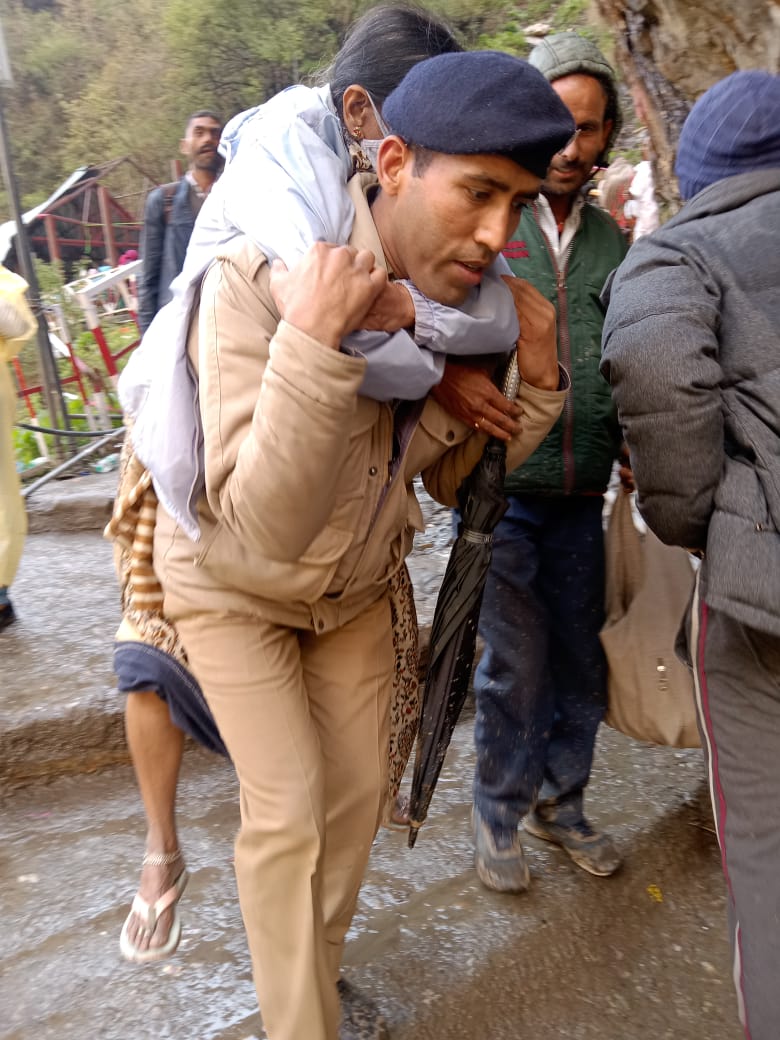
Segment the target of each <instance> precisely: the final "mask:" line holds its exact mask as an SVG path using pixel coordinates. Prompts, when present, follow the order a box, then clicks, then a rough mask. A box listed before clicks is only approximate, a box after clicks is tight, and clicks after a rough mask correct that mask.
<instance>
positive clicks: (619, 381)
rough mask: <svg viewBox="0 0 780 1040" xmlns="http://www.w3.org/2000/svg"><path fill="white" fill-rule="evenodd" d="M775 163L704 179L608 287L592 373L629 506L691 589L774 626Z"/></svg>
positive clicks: (778, 258)
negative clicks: (701, 556)
mask: <svg viewBox="0 0 780 1040" xmlns="http://www.w3.org/2000/svg"><path fill="white" fill-rule="evenodd" d="M779 237H780V170H764V171H760V172H756V173H747V174H740V175H739V176H735V177H729V178H726V179H725V180H721V181H718V182H716V183H715V184H713V185H711V186H710V187H708V188H705V189H704V190H703V191H701V192H699V194H698V195H697V196H695V198H693V199H692V200H691V201H690V202H689V203H688V204H687V205H686V206H685V207H684V208H683V210H682V211H681V212H680V213H679V214H678V215H677V216H676V217H674V218H673V219H672V220H670V221H669V222H668V223H667V224H665V225H664V226H663V227H661V228H659V230H658V231H656V232H655V233H654V234H652V235H650V236H648V237H646V238H642V239H640V241H639V242H638V243H637V244H636V245H634V246H633V247H632V248H631V250H630V252H629V254H628V257H627V258H626V260H625V262H624V263H623V264H622V266H621V267H620V268H619V269H618V271H617V272H616V274H615V276H614V279H613V281H612V282H611V285H609V284H608V286H607V288H606V289H605V302H607V303H608V306H609V309H608V312H607V318H606V322H605V324H604V337H603V350H604V357H603V361H602V366H601V370H602V373H603V374H604V376H605V377H606V378H607V379H608V380H609V381H610V383H611V384H612V388H613V394H614V398H615V403H616V404H617V408H618V413H619V416H620V421H621V423H622V425H623V428H624V432H625V436H626V440H627V442H628V445H629V449H630V452H631V462H632V466H633V469H634V476H635V478H636V483H637V487H638V491H639V494H638V505H639V509H640V511H641V513H642V515H643V516H644V517H645V519H646V520H647V522H648V524H649V525H650V527H651V528H652V529H653V531H655V533H656V534H657V535H658V536H659V537H660V538H661V539H662V540H663V541H665V542H667V543H669V544H673V545H682V546H686V547H687V548H695V549H704V550H705V553H706V555H705V562H704V565H703V568H702V582H703V585H702V593H703V596H704V599H705V601H706V602H707V603H709V605H710V606H712V607H714V608H716V609H718V610H721V611H723V612H724V613H726V614H729V615H730V616H732V617H734V618H736V619H737V620H739V621H741V622H742V623H743V624H746V625H749V626H750V627H753V628H757V629H760V630H762V631H765V632H770V633H773V634H774V635H780V533H779V532H780V246H779V245H778V238H779Z"/></svg>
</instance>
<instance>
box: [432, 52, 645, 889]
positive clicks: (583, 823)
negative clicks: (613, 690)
mask: <svg viewBox="0 0 780 1040" xmlns="http://www.w3.org/2000/svg"><path fill="white" fill-rule="evenodd" d="M529 60H530V61H531V63H532V64H534V65H536V67H537V68H539V69H540V70H541V71H542V72H543V73H544V74H545V76H546V77H547V79H548V80H549V81H550V82H551V83H552V86H553V89H554V90H555V91H556V93H557V94H558V96H559V97H560V98H561V99H562V100H563V101H564V103H565V104H566V105H567V107H568V108H569V110H570V111H571V113H572V115H573V117H574V121H575V124H576V126H577V131H576V133H575V135H574V137H573V138H572V139H571V141H570V142H569V143H568V144H567V146H566V147H565V148H564V149H563V150H562V151H560V152H558V153H557V155H556V156H555V157H554V158H553V161H552V164H551V166H550V169H549V170H548V173H547V178H546V179H545V181H544V184H543V185H542V195H540V197H539V199H538V200H537V201H536V202H535V203H534V204H533V205H532V206H529V207H528V208H527V209H526V210H524V212H523V215H522V217H521V220H520V223H519V225H518V228H517V231H516V233H515V235H514V241H510V242H509V244H508V246H507V247H506V249H505V251H504V253H505V256H506V257H507V259H508V261H509V263H510V266H511V267H512V269H513V271H514V273H515V274H516V275H518V276H519V277H520V278H524V279H527V280H528V281H529V282H531V283H532V284H533V285H534V286H536V288H537V289H539V290H540V291H541V292H542V293H543V294H544V295H545V296H547V298H548V299H549V300H551V301H552V302H553V303H554V304H555V306H556V309H557V314H558V354H559V359H560V361H561V363H562V364H563V366H564V367H565V368H567V369H568V370H569V372H570V375H571V379H572V390H571V393H570V395H569V398H568V400H567V403H566V405H565V407H564V412H563V415H562V417H561V419H560V420H559V421H558V422H557V423H556V425H555V426H554V427H553V429H552V431H551V432H550V433H549V434H548V436H547V437H546V439H545V440H544V441H543V443H542V445H541V446H540V447H539V448H538V449H537V451H536V452H535V453H534V455H533V456H531V458H530V459H529V460H528V461H527V462H526V463H524V465H523V466H522V468H521V469H518V470H515V471H514V472H513V473H510V474H509V476H508V478H507V482H506V491H507V494H508V498H509V509H508V511H507V513H506V516H505V517H504V519H503V520H502V521H501V523H500V524H499V526H498V529H497V531H496V536H495V545H494V555H493V564H492V567H491V571H490V574H489V576H488V581H487V586H486V589H485V598H484V602H483V606H482V614H481V617H480V632H481V635H482V637H483V639H484V640H485V652H484V655H483V657H482V660H481V662H480V665H479V667H478V669H477V672H476V676H475V683H474V685H475V690H476V696H477V720H476V731H475V741H476V747H477V770H476V777H475V788H474V836H475V845H476V865H477V872H478V874H479V877H480V879H481V880H482V882H483V883H484V884H485V885H486V886H487V887H488V888H492V889H495V890H496V891H504V892H506V891H508V892H520V891H523V890H524V889H525V888H527V887H528V884H529V873H528V867H527V865H526V862H525V858H524V855H523V848H522V844H521V842H520V839H519V836H518V825H519V823H520V821H521V820H522V819H523V818H524V817H525V829H526V830H527V831H528V832H530V833H532V834H534V835H536V836H537V837H540V838H544V839H546V840H548V841H552V842H555V843H556V844H558V845H560V846H562V848H563V849H564V850H565V851H566V852H567V853H568V854H569V855H570V856H571V858H572V859H573V860H574V862H575V863H577V864H578V865H579V866H581V867H583V868H584V869H585V870H587V871H589V872H590V873H592V874H597V875H602V876H606V875H609V874H612V873H613V872H614V871H615V870H616V869H617V868H618V866H619V865H620V858H619V856H618V853H617V850H616V849H615V847H614V845H613V844H612V842H611V841H610V840H609V838H608V837H607V836H606V835H603V834H599V833H598V832H596V831H595V830H594V829H593V828H592V827H591V826H590V824H589V823H588V821H587V819H586V817H585V815H584V811H583V790H584V788H585V786H586V784H587V782H588V777H589V774H590V768H591V763H592V760H593V749H594V743H595V738H596V731H597V729H598V726H599V723H600V721H601V719H602V717H603V715H604V710H605V706H606V666H605V661H604V656H603V652H602V650H601V645H600V643H599V630H600V628H601V626H602V624H603V622H604V555H603V535H602V525H601V512H602V502H603V495H604V491H605V489H606V486H607V483H608V481H609V477H610V472H611V469H612V464H613V461H614V459H615V457H616V456H617V455H618V453H619V449H620V443H621V437H620V428H619V425H618V421H617V417H616V414H615V411H614V408H613V405H612V400H611V395H610V389H609V386H608V384H607V383H606V381H605V380H604V379H603V378H602V376H601V375H600V374H599V362H600V358H601V329H602V324H603V320H604V317H603V310H602V307H601V305H600V303H599V294H600V292H601V289H602V287H603V285H604V282H605V281H606V278H607V275H608V274H609V272H610V271H611V270H612V269H613V268H615V267H616V266H617V265H618V264H619V263H620V261H621V260H622V259H623V256H624V254H625V248H626V247H625V241H624V239H623V236H622V235H621V233H620V230H619V228H618V226H617V224H616V223H615V222H614V221H613V220H612V218H611V217H610V216H608V215H607V214H606V213H605V212H603V211H602V210H600V209H599V208H597V207H596V206H594V205H591V204H590V203H588V202H587V201H586V199H585V196H584V191H583V189H584V187H585V185H586V183H587V182H588V181H589V179H590V176H591V173H592V171H593V167H594V165H596V164H598V163H600V162H602V161H603V159H604V157H605V155H606V153H607V151H608V149H609V147H610V144H611V142H612V140H613V139H614V136H615V134H616V133H617V131H618V129H619V123H620V113H619V107H618V99H617V91H616V85H615V77H614V72H613V70H612V68H611V67H610V66H609V65H608V63H607V62H606V60H605V59H604V57H603V55H602V54H601V53H600V51H599V50H598V48H597V47H595V46H594V45H593V44H592V43H590V41H588V40H585V39H583V38H582V37H580V36H578V35H576V34H575V33H561V34H559V35H557V36H553V37H550V38H548V39H547V40H545V41H544V42H542V43H541V44H539V45H538V46H537V47H536V48H535V49H534V51H533V52H532V53H531V56H530V59H529ZM481 378H482V379H484V381H485V383H487V379H486V377H485V376H481ZM469 379H470V380H471V384H470V388H469V389H468V390H467V389H466V382H467V380H469ZM475 385H479V382H478V378H477V379H476V380H475V377H474V375H473V370H472V372H471V374H470V375H464V374H463V366H461V367H460V372H459V370H458V366H454V365H450V366H448V368H447V373H446V375H445V380H444V383H443V386H442V387H441V388H440V390H439V391H438V392H437V394H436V396H437V397H438V399H439V401H440V402H441V403H442V404H444V405H445V406H449V407H450V409H451V410H453V411H455V412H456V414H457V398H458V396H460V398H461V401H462V400H464V399H465V398H466V397H467V396H468V397H469V398H470V403H471V405H472V407H473V406H474V405H475V404H476V403H477V400H479V398H478V396H477V394H478V391H477V390H476V389H475ZM479 392H481V393H483V394H484V396H483V397H482V398H481V402H480V403H481V411H482V412H483V418H482V419H481V420H480V427H481V428H482V429H483V430H485V431H486V432H488V433H491V434H494V435H497V436H503V435H505V434H506V433H508V432H511V416H510V414H509V409H508V408H507V407H506V402H503V401H502V399H501V398H500V397H499V396H498V395H497V394H493V392H492V391H488V390H487V389H486V388H483V389H481V390H480V391H479Z"/></svg>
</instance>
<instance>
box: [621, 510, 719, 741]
mask: <svg viewBox="0 0 780 1040" xmlns="http://www.w3.org/2000/svg"><path fill="white" fill-rule="evenodd" d="M631 500H632V496H631V495H627V494H625V493H624V492H623V491H618V493H617V497H616V499H615V504H614V506H613V508H612V514H611V516H610V518H609V524H608V526H607V534H606V567H607V570H606V614H607V620H606V622H605V624H604V627H603V629H602V630H601V643H602V646H603V647H604V652H605V654H606V657H607V664H608V669H609V671H608V679H607V690H608V706H607V714H606V718H605V722H606V723H607V724H608V725H609V726H612V727H613V729H617V730H619V731H620V732H621V733H625V734H626V735H627V736H629V737H634V738H635V739H637V740H645V741H649V742H650V743H653V744H667V745H669V746H671V747H699V746H700V738H699V731H698V728H697V726H696V707H695V702H694V693H693V676H692V674H691V671H690V669H689V668H687V667H686V666H685V665H684V664H683V663H682V662H681V661H680V660H679V658H678V657H677V656H676V654H675V652H674V644H675V639H676V638H677V632H678V630H679V628H680V623H681V622H682V619H683V615H684V614H685V610H686V608H687V606H688V603H689V601H690V598H691V595H692V593H693V584H694V579H695V574H694V571H693V567H692V565H691V560H690V557H689V555H688V553H687V552H686V551H685V550H684V549H680V548H676V547H674V546H668V545H664V544H663V542H661V541H659V539H658V538H656V536H655V535H654V534H653V533H652V531H649V530H648V531H647V532H646V533H645V534H644V535H642V534H640V533H639V531H638V530H637V528H636V525H635V524H634V520H633V516H632V510H631Z"/></svg>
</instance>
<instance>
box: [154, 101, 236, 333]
mask: <svg viewBox="0 0 780 1040" xmlns="http://www.w3.org/2000/svg"><path fill="white" fill-rule="evenodd" d="M221 133H222V121H221V119H220V118H219V117H218V116H216V115H215V114H214V113H213V112H206V111H203V112H196V113H195V114H194V115H191V116H190V118H189V119H188V120H187V126H186V129H185V132H184V137H183V138H182V140H181V142H180V151H181V153H182V155H185V156H186V157H187V160H188V163H189V166H188V169H187V172H186V173H185V174H184V176H183V177H182V178H181V179H180V180H179V181H175V182H174V183H172V184H164V185H163V186H162V187H160V188H156V189H155V190H154V191H152V192H150V193H149V197H148V198H147V200H146V209H145V211H144V228H143V233H142V236H141V258H142V259H143V262H144V266H143V273H142V274H141V278H140V280H139V285H138V324H139V326H140V329H141V332H146V330H147V329H148V328H149V326H150V325H151V323H152V319H153V318H154V316H155V314H156V313H157V312H158V311H159V310H160V308H161V307H164V306H165V304H166V303H167V302H168V301H169V300H170V298H171V289H170V286H171V282H172V281H173V280H174V278H175V277H176V275H177V274H178V273H179V272H180V271H181V269H182V266H183V264H184V256H185V254H186V252H187V245H188V243H189V240H190V235H191V234H192V229H193V227H194V226H195V218H196V217H197V215H198V213H199V212H200V208H201V206H202V205H203V201H204V199H205V198H206V196H207V195H208V193H209V192H210V191H211V188H212V186H213V184H214V182H215V181H216V179H217V177H218V176H219V174H220V172H221V171H222V166H223V159H222V156H221V155H220V154H219V152H218V151H217V145H218V144H219V138H220V134H221Z"/></svg>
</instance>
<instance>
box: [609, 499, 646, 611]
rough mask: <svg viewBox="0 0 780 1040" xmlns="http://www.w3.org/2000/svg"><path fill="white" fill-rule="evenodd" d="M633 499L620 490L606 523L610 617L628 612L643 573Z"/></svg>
mask: <svg viewBox="0 0 780 1040" xmlns="http://www.w3.org/2000/svg"><path fill="white" fill-rule="evenodd" d="M632 499H633V495H628V494H626V493H625V492H624V491H622V490H620V489H619V490H618V492H617V494H616V496H615V501H614V503H613V505H612V512H611V513H610V516H609V523H608V525H607V533H606V538H605V545H604V552H605V558H606V603H605V607H606V614H607V619H608V620H610V621H617V620H618V619H619V618H621V617H623V615H624V614H625V613H626V611H627V610H628V608H629V606H630V605H631V602H632V600H633V599H634V597H635V596H636V594H637V592H638V591H639V588H640V586H641V584H642V578H643V575H644V557H643V554H642V537H641V535H640V534H639V531H637V529H636V524H635V523H634V517H633V512H632Z"/></svg>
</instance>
